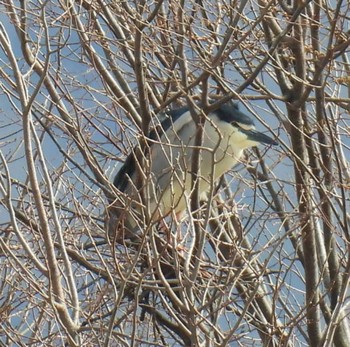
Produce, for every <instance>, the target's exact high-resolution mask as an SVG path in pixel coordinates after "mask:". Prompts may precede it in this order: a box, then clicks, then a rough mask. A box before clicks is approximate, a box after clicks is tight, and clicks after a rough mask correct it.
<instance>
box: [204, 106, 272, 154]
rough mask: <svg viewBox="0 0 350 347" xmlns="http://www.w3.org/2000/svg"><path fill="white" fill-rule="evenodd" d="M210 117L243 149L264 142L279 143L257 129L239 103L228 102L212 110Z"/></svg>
mask: <svg viewBox="0 0 350 347" xmlns="http://www.w3.org/2000/svg"><path fill="white" fill-rule="evenodd" d="M208 116H209V118H211V119H212V121H213V122H214V123H215V125H216V126H217V127H218V129H219V130H220V131H222V133H223V135H224V136H229V137H230V142H231V143H233V144H235V145H237V146H239V147H241V148H242V149H244V148H248V147H254V146H257V145H259V144H260V143H262V144H268V145H277V142H276V141H275V140H273V139H271V138H270V137H269V136H267V135H265V134H263V133H261V132H258V131H256V130H255V126H254V122H253V120H252V119H251V118H250V117H249V116H247V115H246V114H245V113H243V112H242V111H240V109H239V107H238V105H237V104H236V103H233V102H228V103H226V104H224V105H221V106H220V107H219V108H217V109H216V110H214V111H213V112H211V113H210V114H209V115H208Z"/></svg>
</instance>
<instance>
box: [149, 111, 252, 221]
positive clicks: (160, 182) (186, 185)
mask: <svg viewBox="0 0 350 347" xmlns="http://www.w3.org/2000/svg"><path fill="white" fill-rule="evenodd" d="M186 117H191V115H190V112H188V113H187V114H186V115H184V116H182V117H181V118H180V120H179V121H178V122H175V123H174V125H173V127H171V129H169V130H168V131H167V132H166V134H165V135H163V136H162V137H161V143H156V144H153V145H152V149H151V153H152V155H151V173H152V179H151V185H152V186H151V187H149V191H150V192H151V193H150V205H151V210H155V209H157V208H159V212H160V213H159V214H160V215H166V214H168V213H169V212H170V211H171V210H174V211H175V212H176V213H179V212H182V211H184V210H185V209H186V199H185V194H187V196H189V195H190V194H191V184H192V175H191V169H192V160H193V159H192V157H193V151H194V143H195V136H196V131H197V128H196V124H195V123H194V122H193V121H192V119H190V120H189V119H186ZM212 117H213V116H212ZM214 117H216V116H214ZM213 121H214V122H213ZM181 139H188V140H187V143H184V142H182V141H181ZM245 141H246V136H245V135H244V134H241V133H238V132H235V128H234V127H233V126H232V125H231V124H229V123H226V122H220V121H219V120H218V119H213V118H211V119H208V120H206V122H205V127H204V135H203V143H202V146H201V153H200V172H199V174H200V179H201V180H200V192H201V193H204V192H205V191H207V190H208V188H209V187H210V186H211V185H212V184H213V183H214V182H215V181H216V179H217V178H219V177H221V176H222V175H223V174H224V173H225V172H227V171H228V170H229V169H231V168H232V167H233V166H234V165H235V164H236V163H237V161H238V160H239V158H240V156H241V155H242V152H243V149H244V148H245V147H244V145H245ZM247 147H248V146H247ZM159 214H158V213H157V215H159Z"/></svg>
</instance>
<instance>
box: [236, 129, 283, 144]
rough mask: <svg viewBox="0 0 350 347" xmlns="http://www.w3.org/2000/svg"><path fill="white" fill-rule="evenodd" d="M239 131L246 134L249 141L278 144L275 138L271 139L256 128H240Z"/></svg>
mask: <svg viewBox="0 0 350 347" xmlns="http://www.w3.org/2000/svg"><path fill="white" fill-rule="evenodd" d="M241 131H242V132H243V133H244V134H245V135H247V137H248V140H250V141H254V142H257V143H265V144H267V145H278V143H277V142H276V141H275V140H273V139H271V137H268V136H267V135H265V134H263V133H260V132H258V131H256V130H244V129H241Z"/></svg>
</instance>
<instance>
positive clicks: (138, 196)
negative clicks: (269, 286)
mask: <svg viewBox="0 0 350 347" xmlns="http://www.w3.org/2000/svg"><path fill="white" fill-rule="evenodd" d="M195 110H196V112H198V114H201V112H202V109H201V107H200V106H199V105H196V107H195ZM202 113H203V112H202ZM202 116H203V117H204V118H203V119H204V128H203V137H202V145H201V146H200V170H199V172H198V174H199V176H198V177H199V178H200V182H199V191H200V193H205V192H206V191H207V190H208V189H209V188H210V187H211V186H212V184H213V183H214V182H215V181H216V180H217V179H218V178H219V177H221V176H222V175H223V174H224V173H226V172H227V171H228V170H230V169H231V168H232V167H233V166H234V165H235V164H236V163H237V162H238V161H239V159H240V157H241V156H242V153H243V151H244V150H245V149H246V148H249V147H254V146H257V145H259V144H261V143H262V144H268V145H276V142H275V141H274V140H273V139H271V138H270V137H268V136H267V135H265V134H263V133H260V132H258V131H256V130H255V128H254V122H253V120H252V119H251V118H250V117H248V116H247V115H246V114H244V113H243V112H242V111H240V110H239V108H238V105H237V104H236V103H233V102H227V103H225V104H223V105H221V106H219V107H218V108H217V109H215V110H214V111H211V112H209V113H208V114H207V115H205V114H202ZM197 129H198V128H197V124H196V122H195V121H194V117H193V114H192V113H191V112H190V110H189V108H188V107H182V108H179V109H175V110H172V111H169V112H167V113H166V114H165V118H164V120H163V121H162V122H161V124H160V129H157V130H153V131H152V132H151V134H150V135H149V137H148V141H147V143H148V151H143V152H142V151H137V150H136V148H137V147H135V148H134V150H133V151H132V153H131V154H130V155H129V156H128V157H127V159H126V161H125V162H124V164H123V166H122V167H121V168H120V170H119V172H118V173H117V175H116V177H115V179H114V182H113V183H114V185H115V187H116V188H118V190H119V191H120V193H121V194H120V196H118V197H117V199H116V200H115V201H114V202H113V203H111V205H110V208H109V220H108V226H107V228H108V232H109V234H110V235H111V233H115V232H117V231H118V232H120V229H122V231H123V236H122V237H123V238H124V237H130V235H136V234H138V233H139V232H138V230H140V229H141V228H142V226H143V225H144V222H145V221H148V222H149V221H153V222H156V221H159V220H160V219H161V218H162V217H165V216H168V215H169V214H170V213H174V214H173V215H174V216H175V215H179V214H181V213H182V212H183V211H185V210H186V208H187V206H188V201H189V199H190V196H191V187H192V179H193V178H192V177H193V175H192V174H191V168H192V161H193V153H194V150H198V147H195V146H194V144H195V137H196V132H197ZM145 152H147V153H148V154H147V155H146V154H145ZM137 153H139V154H137ZM140 153H141V155H140ZM142 157H143V159H141V158H142Z"/></svg>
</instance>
